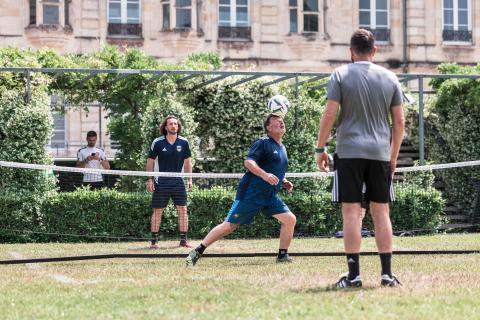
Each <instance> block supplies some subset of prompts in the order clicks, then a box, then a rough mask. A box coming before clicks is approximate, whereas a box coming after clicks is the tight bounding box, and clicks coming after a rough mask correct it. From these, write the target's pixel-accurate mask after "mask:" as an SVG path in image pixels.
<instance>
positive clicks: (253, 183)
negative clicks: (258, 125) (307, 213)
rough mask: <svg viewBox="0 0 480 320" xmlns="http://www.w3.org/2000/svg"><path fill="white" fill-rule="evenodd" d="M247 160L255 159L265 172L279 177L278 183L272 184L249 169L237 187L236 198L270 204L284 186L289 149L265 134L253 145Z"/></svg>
mask: <svg viewBox="0 0 480 320" xmlns="http://www.w3.org/2000/svg"><path fill="white" fill-rule="evenodd" d="M247 160H254V161H255V162H256V163H257V165H258V166H259V167H260V168H262V169H263V170H264V171H265V172H268V173H271V174H273V175H275V176H276V177H277V178H278V184H277V185H276V186H272V185H270V184H269V183H267V182H266V181H264V180H263V179H262V178H260V177H259V176H256V175H254V174H253V173H251V172H250V171H247V172H246V173H245V175H244V176H243V178H242V179H241V180H240V182H239V184H238V187H237V194H236V197H235V199H236V200H245V201H249V202H255V203H259V204H268V203H270V201H272V199H273V198H274V197H275V195H276V194H277V193H278V192H279V191H280V189H281V188H282V183H283V179H284V178H285V172H286V171H287V167H288V157H287V150H286V149H285V146H284V145H283V144H279V143H277V142H276V141H275V140H274V139H273V138H271V137H270V136H265V137H262V138H260V139H258V140H257V141H255V143H254V144H253V145H252V146H251V148H250V151H249V152H248V155H247Z"/></svg>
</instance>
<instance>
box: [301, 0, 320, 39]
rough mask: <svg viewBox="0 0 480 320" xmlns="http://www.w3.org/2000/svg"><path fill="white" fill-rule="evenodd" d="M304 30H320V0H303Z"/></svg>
mask: <svg viewBox="0 0 480 320" xmlns="http://www.w3.org/2000/svg"><path fill="white" fill-rule="evenodd" d="M303 32H318V0H303Z"/></svg>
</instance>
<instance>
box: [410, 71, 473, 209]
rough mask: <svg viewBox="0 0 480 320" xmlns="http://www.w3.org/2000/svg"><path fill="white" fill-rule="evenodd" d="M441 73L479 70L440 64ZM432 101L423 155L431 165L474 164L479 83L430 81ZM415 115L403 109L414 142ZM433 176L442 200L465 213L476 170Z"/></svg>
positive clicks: (471, 192)
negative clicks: (440, 187) (441, 189)
mask: <svg viewBox="0 0 480 320" xmlns="http://www.w3.org/2000/svg"><path fill="white" fill-rule="evenodd" d="M439 71H440V72H441V73H447V74H448V73H456V74H478V73H480V66H477V67H461V66H458V65H456V64H443V65H441V66H440V67H439ZM430 84H431V85H432V87H433V88H434V89H435V90H436V91H437V95H436V97H435V98H434V99H433V100H432V101H430V103H429V104H427V105H426V111H425V130H424V131H425V155H426V159H428V160H429V161H430V162H434V163H450V162H460V161H471V160H478V157H479V155H480V82H479V81H478V79H477V80H475V79H433V80H432V81H431V82H430ZM417 119H418V112H417V111H416V109H414V108H408V109H407V133H408V136H409V138H410V139H411V140H413V141H414V142H415V141H418V133H417V128H418V120H417ZM435 174H436V175H437V177H438V178H440V179H441V180H442V181H443V183H444V185H445V190H444V193H445V196H446V198H447V199H448V200H449V201H451V202H452V203H453V204H455V205H456V206H457V207H458V208H459V209H461V210H464V211H466V212H469V211H470V209H471V207H472V201H473V199H474V195H475V189H474V186H473V180H474V179H480V169H479V168H478V167H471V168H462V169H446V170H439V171H436V172H435Z"/></svg>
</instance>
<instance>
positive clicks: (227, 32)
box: [218, 26, 252, 40]
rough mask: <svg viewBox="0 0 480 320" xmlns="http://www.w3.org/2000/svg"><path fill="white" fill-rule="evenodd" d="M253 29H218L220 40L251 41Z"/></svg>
mask: <svg viewBox="0 0 480 320" xmlns="http://www.w3.org/2000/svg"><path fill="white" fill-rule="evenodd" d="M251 32H252V30H251V27H224V26H219V27H218V38H220V39H247V40H250V39H251Z"/></svg>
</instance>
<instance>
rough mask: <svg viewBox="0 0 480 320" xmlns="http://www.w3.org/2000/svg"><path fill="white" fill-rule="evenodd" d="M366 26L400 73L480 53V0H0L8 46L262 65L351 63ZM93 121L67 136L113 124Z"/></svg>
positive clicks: (313, 67)
mask: <svg viewBox="0 0 480 320" xmlns="http://www.w3.org/2000/svg"><path fill="white" fill-rule="evenodd" d="M359 27H364V28H369V29H371V30H372V31H373V32H374V33H375V35H376V37H377V46H378V53H377V56H376V62H377V63H380V64H382V65H384V66H386V67H388V68H390V69H392V70H393V71H395V72H411V73H434V72H435V67H436V66H437V65H438V64H439V63H442V62H457V63H460V64H476V63H477V62H478V57H480V46H479V44H478V43H479V42H480V1H479V0H425V1H421V0H352V1H338V0H0V46H2V47H5V46H15V47H22V48H34V49H37V48H42V47H50V48H54V49H56V50H57V51H58V52H60V53H77V54H80V53H86V52H91V51H95V50H98V49H100V48H101V47H102V46H104V45H106V44H115V45H119V46H135V47H139V48H141V49H142V50H144V51H145V52H146V53H147V54H149V55H151V56H154V57H156V58H158V59H163V60H169V61H177V60H181V59H183V58H185V57H186V56H188V55H189V54H190V53H193V52H205V51H210V52H218V53H220V54H221V56H223V57H224V58H225V62H227V65H229V64H230V65H232V64H235V65H236V66H237V68H239V69H243V70H255V71H296V72H301V71H315V72H329V71H331V70H333V68H334V67H336V66H338V65H340V64H343V63H346V62H349V60H350V54H349V51H348V48H349V38H350V35H351V33H352V32H353V31H354V30H355V29H357V28H359ZM97 109H98V108H97ZM98 110H100V109H98ZM67 116H68V115H67ZM76 117H77V118H78V117H80V118H81V117H82V115H76ZM83 117H84V115H83ZM89 117H90V118H89V119H97V116H96V115H93V114H92V115H89ZM85 121H86V123H90V122H91V125H85V126H84V127H82V128H77V127H78V126H74V125H70V126H69V125H68V123H70V122H71V121H68V122H66V123H67V124H66V125H65V130H66V131H65V135H66V136H67V135H70V136H71V135H73V131H75V132H77V133H78V132H80V135H79V137H76V138H75V139H72V138H70V137H69V138H68V139H69V141H72V143H71V144H80V143H83V141H84V139H83V136H84V133H86V131H88V130H90V129H92V128H91V127H92V126H94V127H95V128H96V129H97V131H98V129H99V128H100V129H101V131H103V132H106V131H105V130H104V128H103V127H98V126H99V123H98V121H93V120H92V121H90V120H87V118H85ZM102 126H105V123H103V124H102ZM95 128H94V129H95ZM70 130H72V133H71V134H70V133H69V131H70ZM78 130H80V131H78ZM107 140H108V137H107V136H105V137H104V139H103V141H104V142H105V141H107ZM105 143H106V142H105ZM64 153H65V155H71V154H72V152H71V151H68V152H67V151H65V152H64Z"/></svg>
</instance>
